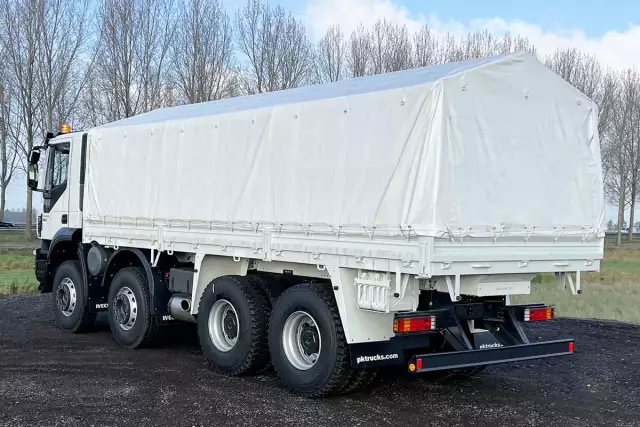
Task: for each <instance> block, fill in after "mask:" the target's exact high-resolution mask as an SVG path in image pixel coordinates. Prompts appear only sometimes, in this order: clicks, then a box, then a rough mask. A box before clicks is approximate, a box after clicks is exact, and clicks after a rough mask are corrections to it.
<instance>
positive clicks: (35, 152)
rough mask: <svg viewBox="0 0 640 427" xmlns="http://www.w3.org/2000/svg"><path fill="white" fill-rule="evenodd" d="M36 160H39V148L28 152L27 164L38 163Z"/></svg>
mask: <svg viewBox="0 0 640 427" xmlns="http://www.w3.org/2000/svg"><path fill="white" fill-rule="evenodd" d="M38 160H40V150H32V151H31V153H29V164H30V165H35V164H37V163H38Z"/></svg>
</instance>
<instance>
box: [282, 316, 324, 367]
mask: <svg viewBox="0 0 640 427" xmlns="http://www.w3.org/2000/svg"><path fill="white" fill-rule="evenodd" d="M282 347H283V348H284V354H285V355H286V356H287V359H288V360H289V363H291V364H292V365H293V367H295V368H296V369H299V370H301V371H306V370H308V369H311V368H312V367H313V366H314V365H315V364H316V362H317V361H318V358H319V357H320V352H321V351H322V337H321V336H320V331H319V329H318V324H317V323H316V321H315V319H314V318H313V317H312V316H311V315H310V314H309V313H307V312H306V311H296V312H295V313H292V314H291V315H290V316H289V317H288V318H287V320H286V321H285V322H284V328H283V331H282Z"/></svg>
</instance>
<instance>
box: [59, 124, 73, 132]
mask: <svg viewBox="0 0 640 427" xmlns="http://www.w3.org/2000/svg"><path fill="white" fill-rule="evenodd" d="M70 132H71V125H70V124H69V123H63V124H62V126H60V133H70Z"/></svg>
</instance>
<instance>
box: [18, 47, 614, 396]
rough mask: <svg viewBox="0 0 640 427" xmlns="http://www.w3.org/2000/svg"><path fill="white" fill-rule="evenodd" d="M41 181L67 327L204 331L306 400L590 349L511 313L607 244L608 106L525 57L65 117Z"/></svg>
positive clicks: (592, 264)
mask: <svg viewBox="0 0 640 427" xmlns="http://www.w3.org/2000/svg"><path fill="white" fill-rule="evenodd" d="M40 176H42V177H43V178H42V179H40ZM28 185H29V187H30V188H32V189H33V190H34V191H38V192H41V193H42V206H41V209H40V212H41V214H40V215H39V216H38V217H37V235H38V238H39V239H40V242H41V244H40V247H39V248H38V249H36V250H35V251H34V255H35V272H36V275H37V278H38V281H39V283H40V287H39V289H40V291H41V292H42V293H51V304H52V308H53V312H54V315H55V320H56V322H57V325H59V327H60V328H62V329H63V330H65V331H68V332H70V333H83V332H88V331H90V330H91V327H92V325H93V323H94V321H95V319H96V315H97V313H100V312H107V316H108V321H109V325H110V329H111V332H112V334H113V338H114V340H115V341H116V342H117V343H118V344H119V345H120V346H122V347H124V348H127V349H132V350H133V349H137V348H140V347H144V346H151V345H153V343H154V342H155V341H156V340H155V339H156V338H157V337H158V336H159V335H160V334H162V331H163V330H166V328H167V326H169V325H175V324H184V323H194V324H195V325H193V326H192V327H193V328H195V329H197V335H198V340H199V345H200V348H201V350H202V354H203V358H204V359H206V361H207V362H208V364H209V366H210V368H211V369H212V370H213V371H215V372H217V373H219V374H221V375H227V376H246V375H257V374H259V373H261V372H264V371H265V369H271V367H272V368H273V370H274V371H275V374H276V375H277V377H278V378H279V382H280V383H281V384H282V386H283V388H285V389H288V390H289V391H290V392H291V393H292V394H294V395H299V396H304V397H308V398H316V397H322V396H329V395H337V394H346V393H350V392H353V391H355V390H358V389H362V388H363V387H366V386H367V385H369V384H370V383H371V381H372V380H373V379H374V378H375V377H376V375H377V374H378V373H379V372H380V370H385V369H387V367H389V369H400V370H401V371H402V373H403V375H408V376H414V377H445V376H446V377H451V376H453V377H469V376H472V375H477V374H478V373H479V372H481V371H482V370H483V369H485V368H486V367H487V366H492V365H496V364H502V363H510V362H522V361H530V360H535V359H541V358H549V357H560V356H567V357H575V356H572V355H573V354H574V349H575V341H574V339H573V338H570V337H568V338H561V339H560V338H559V339H557V340H551V341H539V340H534V339H529V337H528V336H527V334H526V329H527V324H528V323H529V322H534V321H549V320H552V319H554V318H555V307H554V306H553V305H547V304H545V303H531V304H522V303H521V304H516V303H515V302H517V301H514V303H512V299H513V298H514V297H516V296H522V295H530V294H531V290H532V287H535V286H536V284H537V281H535V280H534V279H535V278H536V277H537V275H539V274H551V275H555V278H556V280H557V284H558V286H559V287H560V288H561V289H565V290H566V291H567V292H569V291H570V292H572V293H573V294H574V295H576V297H578V298H579V295H580V294H581V292H582V288H581V274H582V273H584V272H594V271H598V270H599V268H600V260H601V259H602V257H603V252H604V248H603V245H604V240H603V239H604V224H603V218H604V196H603V177H602V169H601V158H600V142H599V136H598V109H597V105H596V104H595V103H594V102H593V101H592V100H591V99H589V98H588V97H587V96H585V95H584V94H583V93H582V92H580V91H579V90H577V89H576V88H575V87H574V86H572V85H570V84H569V83H567V82H566V81H565V80H563V79H562V78H561V77H560V76H559V75H557V74H555V73H554V72H552V71H551V70H550V69H548V68H547V67H546V66H545V65H544V64H542V63H541V62H540V61H538V60H537V59H536V58H535V57H534V56H532V55H530V54H528V53H524V52H517V53H512V54H505V55H498V56H491V57H486V58H478V59H472V60H466V61H460V62H454V63H448V64H441V65H435V66H431V67H422V68H415V69H410V70H405V71H398V72H392V73H386V74H380V75H373V76H366V77H361V78H352V79H346V80H342V81H338V82H332V83H326V84H317V85H310V86H305V87H299V88H294V89H289V90H282V91H274V92H269V93H260V94H254V95H246V96H238V97H235V98H229V99H222V100H215V101H211V102H203V103H198V104H189V105H179V106H174V107H168V108H160V109H156V110H152V111H149V112H146V113H143V114H139V115H135V116H132V117H127V118H124V119H122V120H117V121H114V122H111V123H107V124H104V125H100V126H96V127H94V128H90V129H88V130H81V131H76V130H73V131H72V130H70V129H69V126H68V125H64V126H62V127H61V130H60V131H59V132H56V133H53V132H49V133H48V134H47V136H46V141H45V142H44V143H43V144H42V145H39V146H37V147H35V148H34V149H33V150H32V151H31V152H30V155H29V166H28ZM567 286H568V288H569V289H570V290H567Z"/></svg>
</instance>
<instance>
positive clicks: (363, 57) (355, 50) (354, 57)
mask: <svg viewBox="0 0 640 427" xmlns="http://www.w3.org/2000/svg"><path fill="white" fill-rule="evenodd" d="M371 49H372V41H371V34H370V33H369V32H368V31H367V30H366V29H365V28H364V26H363V25H362V24H360V25H359V26H358V28H357V29H356V30H355V31H354V32H352V33H351V38H350V39H349V46H348V52H347V70H348V73H349V77H362V76H366V75H367V74H369V68H370V64H371Z"/></svg>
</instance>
